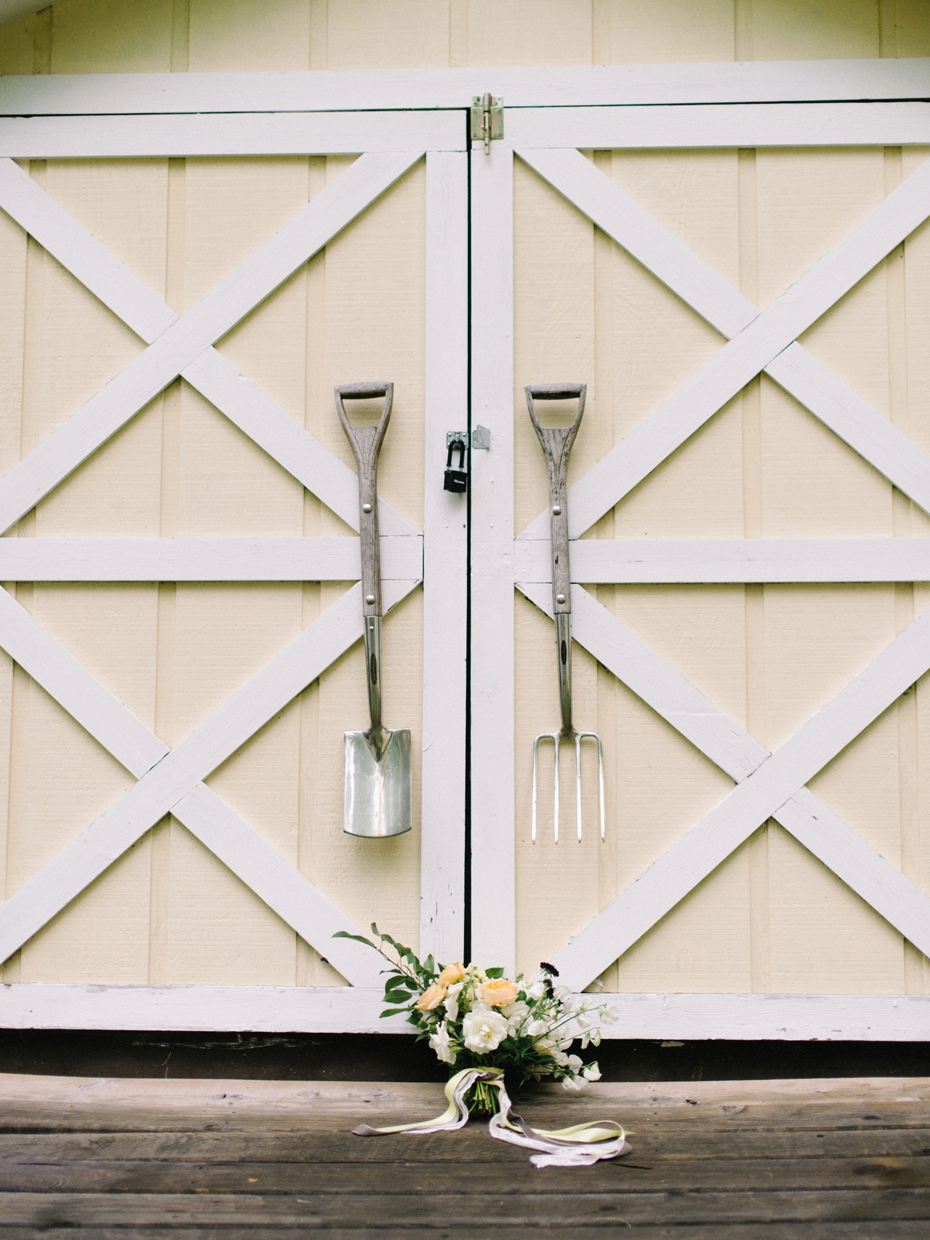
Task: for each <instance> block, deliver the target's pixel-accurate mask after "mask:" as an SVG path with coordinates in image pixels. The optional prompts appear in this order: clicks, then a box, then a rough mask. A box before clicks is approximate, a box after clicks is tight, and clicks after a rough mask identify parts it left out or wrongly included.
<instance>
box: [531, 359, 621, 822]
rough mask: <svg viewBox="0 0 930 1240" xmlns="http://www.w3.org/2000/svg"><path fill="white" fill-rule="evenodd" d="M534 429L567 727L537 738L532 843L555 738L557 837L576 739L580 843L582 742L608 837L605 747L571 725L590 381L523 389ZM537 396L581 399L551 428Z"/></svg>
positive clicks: (561, 698) (561, 697)
mask: <svg viewBox="0 0 930 1240" xmlns="http://www.w3.org/2000/svg"><path fill="white" fill-rule="evenodd" d="M524 390H525V392H526V403H527V406H528V408H529V411H530V419H531V420H532V423H533V429H534V430H535V431H536V434H537V436H538V438H539V442H540V444H541V445H542V450H543V453H544V455H545V457H546V468H547V470H548V472H549V518H550V522H551V524H550V533H551V540H552V610H553V613H554V615H555V638H556V647H557V651H558V660H559V705H560V706H561V708H562V728H561V730H560V731H558V732H542V733H540V735H539V736H537V737H536V740H535V741H534V742H533V832H532V838H533V843H534V844H535V843H536V790H537V776H538V773H539V742H540V741H546V740H551V741H553V743H554V745H555V809H554V818H553V821H554V824H555V842H556V843H558V842H559V748H560V746H561V744H562V741H563V740H568V741H574V743H575V812H576V817H577V822H578V843H579V844H580V843H581V742H582V741H583V740H593V741H594V742H595V743H596V744H597V782H598V794H599V799H600V826H601V839H602V840H603V839H604V750H603V747H602V745H601V738H600V737H599V736H598V734H597V733H596V732H576V731H575V728H574V727H573V726H572V593H571V574H570V572H569V560H568V504H567V498H568V495H567V493H568V458H569V456H570V455H571V451H572V445H573V444H574V442H575V438H576V436H577V435H578V428H579V426H580V425H581V418H582V415H583V414H584V400H585V394H586V393H587V385H586V384H584V383H537V384H533V385H532V386H529V387H527V388H525V389H524ZM534 399H535V400H577V401H578V412H577V413H576V414H575V420H574V422H572V424H571V426H570V427H568V428H564V427H559V428H554V429H549V428H546V427H542V426H540V425H539V419H538V418H537V417H536V409H535V406H534V404H533V402H534Z"/></svg>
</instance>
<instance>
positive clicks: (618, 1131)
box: [352, 1068, 631, 1167]
mask: <svg viewBox="0 0 930 1240" xmlns="http://www.w3.org/2000/svg"><path fill="white" fill-rule="evenodd" d="M476 1081H487V1082H488V1084H490V1085H493V1086H494V1088H495V1089H496V1090H497V1092H498V1094H499V1096H500V1098H499V1102H500V1110H499V1111H498V1113H497V1114H496V1115H492V1116H491V1119H490V1121H489V1123H488V1131H489V1132H490V1134H491V1136H492V1137H494V1138H495V1140H497V1141H509V1142H510V1143H511V1145H519V1146H522V1147H523V1148H524V1149H529V1150H541V1151H542V1153H540V1154H533V1155H531V1157H530V1162H531V1163H532V1164H533V1165H534V1166H535V1167H590V1166H592V1165H593V1164H594V1163H596V1162H599V1161H600V1160H601V1159H604V1158H619V1156H620V1155H621V1154H628V1153H629V1152H630V1148H631V1147H630V1144H629V1142H628V1141H627V1140H626V1134H625V1133H624V1131H623V1128H622V1127H621V1126H620V1125H619V1124H618V1123H617V1122H616V1121H615V1120H612V1119H603V1120H594V1121H591V1122H589V1123H587V1124H572V1125H571V1126H570V1127H569V1128H557V1129H554V1130H549V1129H546V1128H531V1127H530V1126H529V1124H527V1122H526V1121H525V1120H524V1119H522V1118H521V1117H520V1116H519V1115H517V1114H516V1112H515V1111H512V1110H511V1108H510V1098H509V1097H508V1096H507V1091H506V1089H505V1088H504V1074H503V1072H502V1071H501V1070H500V1069H499V1068H465V1069H463V1070H462V1071H461V1072H456V1074H455V1076H453V1077H450V1079H449V1081H448V1083H447V1084H446V1088H445V1095H446V1101H447V1102H448V1103H449V1105H448V1106H447V1107H446V1109H445V1111H443V1113H442V1115H438V1116H437V1117H436V1118H435V1119H424V1120H420V1121H419V1122H418V1123H415V1124H394V1125H393V1126H391V1127H389V1128H371V1127H370V1126H369V1125H368V1124H362V1125H360V1126H359V1127H358V1128H353V1130H352V1131H353V1133H354V1135H355V1136H357V1137H378V1136H383V1135H385V1134H386V1133H391V1132H409V1133H414V1134H415V1133H427V1132H453V1131H454V1130H455V1129H456V1128H462V1127H464V1125H465V1124H467V1123H468V1107H467V1106H466V1105H465V1095H466V1094H467V1093H468V1091H469V1089H471V1087H472V1085H474V1083H475V1082H476ZM585 1147H589V1148H585Z"/></svg>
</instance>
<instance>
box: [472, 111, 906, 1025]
mask: <svg viewBox="0 0 930 1240" xmlns="http://www.w3.org/2000/svg"><path fill="white" fill-rule="evenodd" d="M908 109H910V111H908ZM925 113H926V105H923V104H914V105H910V104H895V105H885V104H866V105H862V104H838V105H834V104H830V105H827V104H817V105H804V104H796V105H791V106H788V105H774V106H772V105H739V106H736V105H722V106H707V107H704V106H702V107H681V108H649V107H643V108H636V107H631V108H585V107H576V108H559V107H551V108H545V107H540V108H536V109H531V108H526V109H513V110H508V109H505V113H504V138H503V140H501V141H498V142H492V143H491V144H490V151H489V153H488V154H485V151H484V149H479V150H473V152H472V155H471V160H472V164H471V167H472V187H473V202H472V220H473V228H474V256H473V264H472V269H473V280H474V283H473V290H472V293H473V301H472V307H473V315H474V317H473V342H474V356H473V371H472V374H473V389H474V412H473V416H474V418H475V420H477V421H480V422H482V423H484V424H486V425H488V426H490V427H491V429H492V443H493V445H494V450H493V451H492V453H491V454H490V455H489V457H488V459H487V460H486V461H485V460H484V459H480V460H478V461H477V462H476V466H475V479H474V490H473V497H472V512H473V519H474V526H473V546H474V550H473V558H472V563H473V574H474V575H473V585H472V590H473V600H474V610H473V621H472V632H473V646H472V656H473V662H472V687H473V698H472V729H473V731H472V747H471V753H472V764H473V765H472V808H473V828H472V839H473V843H474V858H473V877H472V892H473V901H474V903H473V944H474V954H475V956H476V958H479V959H490V958H492V957H493V958H494V959H495V960H497V959H498V958H499V957H501V956H504V957H507V956H509V959H506V963H507V964H508V966H509V967H513V966H514V965H516V966H517V967H520V968H524V969H528V968H534V967H535V966H536V964H537V963H538V961H540V960H548V961H553V962H554V963H555V964H556V965H557V966H558V967H559V969H560V970H561V972H562V976H563V980H565V981H567V982H568V984H569V985H571V986H572V987H573V988H574V989H575V990H576V991H580V990H583V989H584V988H586V987H588V986H590V985H591V984H593V983H595V982H600V983H601V984H602V985H603V986H604V988H605V990H606V991H608V992H612V993H615V994H616V996H617V1001H618V1003H619V1005H620V1009H621V1012H622V1018H621V1023H620V1025H619V1026H617V1028H616V1029H615V1031H614V1036H621V1037H651V1036H659V1037H672V1038H675V1037H680V1038H684V1037H798V1038H808V1037H819V1038H830V1037H833V1038H844V1037H845V1038H926V1037H927V1036H928V1032H927V1030H928V1028H930V1026H928V1024H927V1019H926V1018H927V1000H926V999H925V998H924V997H923V996H925V995H926V994H927V990H928V982H930V972H928V967H927V961H926V959H925V953H928V952H930V899H928V896H927V894H926V887H927V882H928V876H930V864H928V856H930V854H928V852H927V849H928V841H930V837H928V834H927V828H926V814H927V802H926V795H927V788H928V786H930V783H928V779H927V753H928V749H927V742H928V740H930V731H928V727H930V723H928V715H927V701H928V699H927V698H926V696H925V694H926V689H925V681H924V679H922V678H924V677H925V674H926V672H927V669H928V667H930V613H928V612H927V610H926V608H927V605H928V602H930V596H928V594H927V586H926V584H925V583H926V582H927V580H928V578H930V552H928V548H930V542H928V541H927V539H926V535H927V534H928V532H930V523H928V515H927V514H928V512H930V455H928V449H930V406H928V404H927V392H928V390H930V388H928V382H930V361H928V356H930V355H928V352H927V349H926V327H927V323H928V313H930V301H928V300H927V289H928V287H930V282H928V275H930V233H928V231H927V227H928V226H927V224H926V223H925V221H926V219H927V216H928V215H930V162H928V154H930V145H928V143H930V132H928V127H927V118H926V114H925ZM921 142H922V143H923V144H924V145H923V146H922V147H921V146H919V145H917V144H918V143H921ZM902 144H903V145H902ZM566 381H568V382H584V383H586V384H587V385H588V392H587V409H586V412H585V416H584V421H583V424H582V426H581V431H580V434H579V437H578V439H577V442H576V445H575V448H574V455H573V458H572V468H571V473H570V477H569V484H570V491H569V500H568V509H569V522H570V526H569V534H570V539H571V542H570V550H571V569H572V583H573V584H572V587H571V595H572V618H573V635H574V641H575V650H574V711H575V724H576V726H577V727H578V728H586V729H590V730H592V731H596V732H598V733H599V734H600V736H601V738H602V741H603V746H604V754H605V762H606V777H607V778H606V789H607V830H606V840H605V842H604V843H601V841H600V840H599V838H598V830H597V801H598V797H597V786H596V782H595V781H596V770H595V765H594V762H593V761H592V763H591V765H590V767H586V768H585V770H584V772H583V776H584V778H583V800H584V806H585V815H584V816H585V822H584V833H583V839H582V842H581V843H580V844H579V843H577V842H575V841H574V837H573V832H572V830H569V831H567V832H565V831H563V836H562V839H561V841H560V842H559V843H558V844H556V843H555V842H554V839H553V834H552V826H551V817H552V814H551V809H549V805H550V803H551V801H550V799H551V796H552V779H553V770H552V760H551V758H550V757H549V754H551V747H550V748H549V749H548V750H547V751H546V756H545V759H544V760H543V761H542V762H541V767H540V790H539V804H540V823H539V838H538V840H537V842H536V843H535V844H534V843H533V842H532V841H531V839H530V816H531V815H530V798H531V778H532V747H533V738H534V736H535V735H537V734H538V733H543V732H551V731H552V730H553V729H554V728H557V727H558V726H559V701H558V684H557V678H556V660H555V643H554V640H553V631H554V626H553V621H552V596H551V588H550V582H551V570H550V566H549V541H548V540H549V519H548V514H547V491H546V469H545V463H544V459H543V456H542V453H541V451H540V448H539V444H538V442H537V440H536V436H535V434H534V433H533V430H532V427H531V424H530V421H529V418H528V415H527V410H526V404H525V400H524V397H523V386H524V385H525V384H535V383H547V382H549V383H552V382H555V383H559V382H566ZM554 412H555V411H554ZM550 424H555V421H553V422H552V423H550ZM562 794H563V800H562V816H563V822H565V821H567V822H568V823H569V825H570V827H573V824H574V768H573V765H572V763H571V760H570V759H569V758H568V757H565V758H563V765H562ZM547 816H548V825H547Z"/></svg>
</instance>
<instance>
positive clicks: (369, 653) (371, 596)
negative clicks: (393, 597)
mask: <svg viewBox="0 0 930 1240" xmlns="http://www.w3.org/2000/svg"><path fill="white" fill-rule="evenodd" d="M334 391H335V393H336V412H337V413H338V414H339V421H340V422H341V423H342V429H343V430H344V431H345V433H346V435H347V436H348V438H349V442H350V443H351V445H352V447H353V449H354V451H355V459H356V461H357V462H358V502H359V531H360V535H361V550H362V615H363V617H364V621H365V668H366V679H367V681H368V710H369V713H370V715H371V727H370V728H369V729H368V731H367V732H346V734H345V809H344V815H343V822H342V829H343V831H345V832H346V833H347V834H348V835H361V836H365V837H366V838H368V839H380V838H382V837H383V836H387V835H402V834H403V833H404V832H405V831H409V830H410V804H411V799H412V798H411V780H410V729H409V728H395V729H394V731H393V732H391V731H389V730H388V729H387V728H385V727H383V726H382V724H381V548H380V544H379V541H378V454H379V453H380V451H381V444H382V442H383V441H384V434H385V431H386V430H387V427H388V422H389V421H390V420H391V402H392V400H393V399H394V384H393V383H347V384H344V385H343V386H342V387H337V388H335V389H334ZM377 397H383V398H384V407H383V408H382V410H381V417H380V419H379V421H378V425H377V426H350V425H349V419H348V418H347V417H346V411H345V407H344V405H343V401H346V400H371V399H373V398H377Z"/></svg>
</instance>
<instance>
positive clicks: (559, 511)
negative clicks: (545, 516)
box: [552, 504, 562, 517]
mask: <svg viewBox="0 0 930 1240" xmlns="http://www.w3.org/2000/svg"><path fill="white" fill-rule="evenodd" d="M552 515H553V516H554V517H560V516H561V515H562V509H561V506H560V505H559V504H556V505H555V507H554V508H553V509H552Z"/></svg>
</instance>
